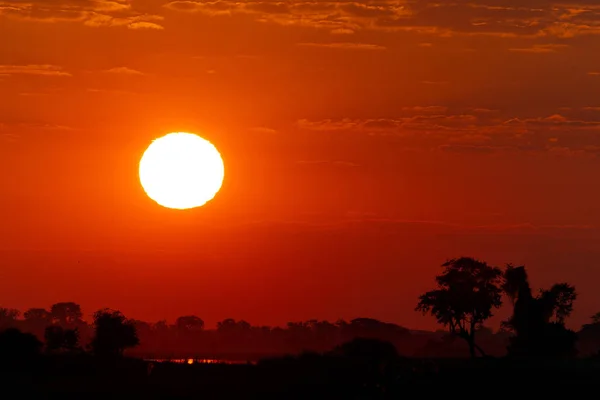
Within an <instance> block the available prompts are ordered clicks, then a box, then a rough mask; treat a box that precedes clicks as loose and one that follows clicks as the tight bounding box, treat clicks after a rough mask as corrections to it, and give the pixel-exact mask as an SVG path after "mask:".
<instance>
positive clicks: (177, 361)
mask: <svg viewBox="0 0 600 400" xmlns="http://www.w3.org/2000/svg"><path fill="white" fill-rule="evenodd" d="M144 361H149V362H157V363H162V362H167V363H174V364H190V365H191V364H230V365H233V364H254V362H251V361H233V360H217V359H211V358H170V359H169V358H154V359H145V360H144Z"/></svg>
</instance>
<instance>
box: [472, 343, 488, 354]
mask: <svg viewBox="0 0 600 400" xmlns="http://www.w3.org/2000/svg"><path fill="white" fill-rule="evenodd" d="M473 346H475V348H476V349H477V351H479V354H481V357H487V354H485V352H484V351H483V349H482V348H481V347H479V346H478V345H477V344H475V343H473Z"/></svg>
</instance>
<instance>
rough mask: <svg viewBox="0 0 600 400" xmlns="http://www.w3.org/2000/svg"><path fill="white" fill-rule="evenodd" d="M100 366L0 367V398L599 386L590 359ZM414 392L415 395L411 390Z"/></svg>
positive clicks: (377, 393)
mask: <svg viewBox="0 0 600 400" xmlns="http://www.w3.org/2000/svg"><path fill="white" fill-rule="evenodd" d="M148 365H149V363H147V362H145V361H141V360H136V359H124V360H120V361H118V362H116V361H115V362H100V361H98V360H95V359H93V358H91V357H87V356H79V357H52V358H50V357H46V358H43V359H40V360H38V361H37V362H35V363H28V364H23V363H21V364H20V365H10V366H9V365H6V364H5V365H3V368H2V377H1V378H0V379H1V380H2V390H3V391H4V392H5V395H2V394H1V393H0V397H1V398H7V399H9V398H32V399H33V398H35V399H40V398H49V397H50V396H51V397H52V398H55V396H56V395H61V396H67V397H69V398H81V399H84V398H85V399H89V398H102V399H104V398H106V399H109V398H110V399H112V398H143V399H148V398H202V399H239V398H245V399H248V398H276V399H299V398H302V399H313V398H336V399H338V398H339V399H371V398H401V397H402V396H403V395H406V394H408V393H418V394H420V395H426V394H428V393H430V394H434V393H435V394H446V395H448V396H454V395H457V394H459V393H460V395H461V397H473V396H475V397H480V396H481V395H482V391H484V392H485V393H486V394H489V395H493V394H495V393H496V394H497V393H500V392H504V393H506V392H509V393H512V394H513V395H517V394H519V393H521V392H522V391H524V390H527V393H538V394H539V393H540V392H541V391H545V392H548V391H550V390H554V389H555V388H558V387H569V388H570V389H569V390H570V393H571V394H572V395H574V394H575V392H580V391H581V392H583V391H584V390H585V391H586V392H587V391H589V389H593V388H594V387H596V385H597V384H598V382H600V363H598V362H596V361H593V360H573V361H563V362H543V361H537V362H535V363H532V362H523V361H516V360H513V361H511V360H506V359H480V360H466V359H461V360H449V359H445V360H415V359H401V358H398V359H393V360H391V359H389V360H385V361H383V362H382V361H381V360H377V361H376V362H374V360H369V359H364V358H362V359H356V358H346V357H331V356H318V355H310V354H309V355H304V356H300V357H289V358H279V359H272V360H265V361H262V362H260V363H258V364H257V365H250V364H248V365H228V364H192V365H187V364H175V363H154V364H153V366H152V367H149V366H148ZM414 390H418V391H417V392H415V391H414Z"/></svg>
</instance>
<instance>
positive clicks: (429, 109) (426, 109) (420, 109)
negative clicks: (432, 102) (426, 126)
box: [402, 106, 448, 114]
mask: <svg viewBox="0 0 600 400" xmlns="http://www.w3.org/2000/svg"><path fill="white" fill-rule="evenodd" d="M402 111H414V112H417V113H434V114H440V113H445V112H446V111H448V107H445V106H413V107H402Z"/></svg>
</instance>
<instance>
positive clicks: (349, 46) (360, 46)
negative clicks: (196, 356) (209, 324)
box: [298, 42, 386, 50]
mask: <svg viewBox="0 0 600 400" xmlns="http://www.w3.org/2000/svg"><path fill="white" fill-rule="evenodd" d="M298 46H303V47H324V48H330V49H343V50H386V47H384V46H380V45H378V44H368V43H350V42H344V43H298Z"/></svg>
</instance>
